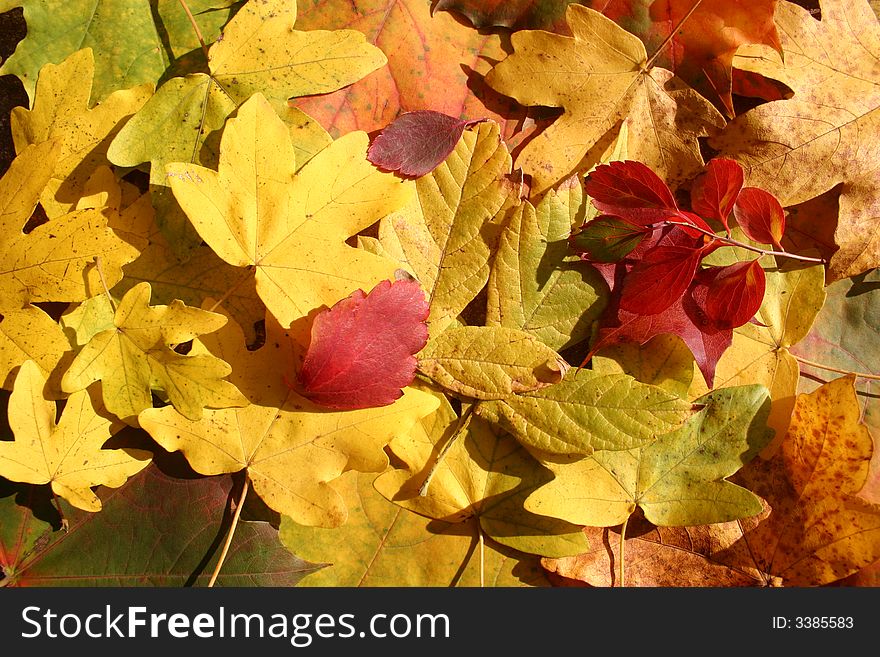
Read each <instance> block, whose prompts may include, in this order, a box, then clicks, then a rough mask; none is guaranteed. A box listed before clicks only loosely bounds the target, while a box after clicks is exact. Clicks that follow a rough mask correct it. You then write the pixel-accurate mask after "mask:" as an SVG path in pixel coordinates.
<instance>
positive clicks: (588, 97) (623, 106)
mask: <svg viewBox="0 0 880 657" xmlns="http://www.w3.org/2000/svg"><path fill="white" fill-rule="evenodd" d="M566 20H567V21H568V25H569V28H570V29H571V32H572V36H570V37H568V36H562V35H558V34H551V33H549V32H544V31H541V30H521V31H518V32H514V33H513V34H512V35H511V43H512V45H513V54H511V55H509V56H508V57H507V58H506V59H504V60H503V61H502V62H501V63H500V64H498V65H497V66H495V68H493V69H492V70H491V71H490V72H489V74H488V75H487V76H486V81H487V82H488V83H489V85H490V86H492V87H493V88H494V89H495V90H497V91H499V92H501V93H503V94H505V95H508V96H512V97H513V98H515V99H516V100H518V101H519V102H520V103H523V104H524V105H542V106H547V107H561V108H562V109H563V110H564V111H563V113H562V115H561V116H560V117H559V118H558V119H556V120H555V121H554V122H553V123H552V124H551V125H550V126H549V127H548V128H547V129H545V130H544V131H543V132H541V133H540V134H538V135H537V136H535V138H534V139H532V140H531V141H530V142H529V143H528V144H527V145H526V146H525V147H524V148H523V150H522V151H521V152H520V154H519V156H518V157H517V160H516V164H517V165H518V166H520V167H522V169H523V170H524V171H525V172H526V173H527V174H529V175H531V176H532V184H533V187H532V189H533V192H534V193H541V192H543V191H545V190H546V189H548V188H549V187H551V186H553V185H555V184H556V183H557V182H559V181H561V180H563V179H564V178H567V177H568V176H569V175H571V174H572V173H574V172H575V171H577V170H578V169H586V168H588V166H583V164H584V163H585V160H586V161H589V160H588V158H587V156H588V154H589V153H590V151H591V149H593V147H594V146H596V145H597V144H598V143H599V142H600V140H601V139H602V137H603V136H605V135H606V133H608V132H609V131H610V130H612V129H613V128H614V126H615V125H616V124H617V123H619V122H620V121H622V120H623V119H624V118H626V117H627V116H628V117H629V118H630V122H629V141H628V144H627V150H628V156H629V157H630V159H633V160H639V161H641V162H644V163H646V164H647V165H648V166H650V167H651V168H652V169H654V171H656V172H657V173H658V174H659V175H660V177H661V178H663V179H665V180H666V181H667V183H669V184H670V185H671V186H673V187H674V186H676V185H677V184H678V183H681V182H683V181H685V180H687V179H688V178H690V177H692V176H693V175H695V174H696V173H697V172H698V171H699V170H700V169H701V168H702V166H703V159H702V156H701V155H700V147H699V142H698V141H697V138H698V137H704V136H708V135H712V134H715V133H716V132H717V131H718V130H719V129H720V128H721V127H722V126H724V123H725V121H724V117H723V116H722V115H721V114H720V113H719V112H718V110H716V109H715V108H714V107H713V106H712V104H711V103H710V102H709V101H708V100H706V99H705V98H703V97H702V96H700V95H699V94H698V93H697V92H696V91H694V90H693V89H691V88H689V87H688V86H686V85H685V84H684V83H683V82H682V81H681V80H679V79H677V78H675V77H674V76H673V74H672V72H670V71H667V70H665V69H661V68H657V67H653V66H652V63H653V61H649V59H648V55H647V53H646V51H645V47H644V45H643V44H642V42H641V41H640V40H639V39H638V37H635V36H633V35H632V34H630V33H628V32H626V31H625V30H624V29H623V28H621V27H619V26H618V25H617V24H615V23H614V22H613V21H611V20H610V19H608V18H606V17H605V16H603V15H602V14H600V13H599V12H596V11H593V10H592V9H587V8H586V7H583V6H581V5H577V4H571V5H569V6H568V10H567V13H566Z"/></svg>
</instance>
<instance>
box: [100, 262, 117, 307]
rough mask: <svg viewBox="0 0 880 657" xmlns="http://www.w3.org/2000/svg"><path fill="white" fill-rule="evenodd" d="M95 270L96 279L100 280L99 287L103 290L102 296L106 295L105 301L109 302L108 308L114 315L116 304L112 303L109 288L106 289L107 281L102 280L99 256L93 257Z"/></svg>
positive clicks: (102, 274)
mask: <svg viewBox="0 0 880 657" xmlns="http://www.w3.org/2000/svg"><path fill="white" fill-rule="evenodd" d="M95 268H96V269H97V270H98V278H100V279H101V286H102V287H103V288H104V294H106V295H107V301H109V302H110V308H111V309H112V310H113V314H114V315H115V314H116V303H115V302H114V301H113V297H112V296H111V295H110V288H109V287H107V279H105V278H104V270H103V269H102V268H101V256H95Z"/></svg>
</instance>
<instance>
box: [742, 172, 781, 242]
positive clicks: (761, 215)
mask: <svg viewBox="0 0 880 657" xmlns="http://www.w3.org/2000/svg"><path fill="white" fill-rule="evenodd" d="M733 216H734V217H736V223H738V224H739V227H740V228H742V229H743V232H744V233H745V234H746V235H748V236H749V238H750V239H753V240H755V241H756V242H760V243H761V244H772V245H773V246H775V247H776V248H777V249H782V247H781V246H780V244H779V243H780V242H781V241H782V234H783V233H784V232H785V210H783V209H782V204H781V203H780V202H779V199H777V198H776V197H775V196H773V194H771V193H770V192H768V191H765V190H763V189H759V188H757V187H745V188H744V189H743V190H742V191H741V192H740V193H739V197H738V198H737V199H736V204H735V205H734V206H733Z"/></svg>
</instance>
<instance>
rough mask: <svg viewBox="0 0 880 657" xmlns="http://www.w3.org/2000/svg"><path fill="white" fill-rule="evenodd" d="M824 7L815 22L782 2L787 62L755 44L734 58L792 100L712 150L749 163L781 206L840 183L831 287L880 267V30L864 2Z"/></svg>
mask: <svg viewBox="0 0 880 657" xmlns="http://www.w3.org/2000/svg"><path fill="white" fill-rule="evenodd" d="M820 7H821V10H822V20H820V21H817V20H815V19H814V18H813V17H812V16H810V14H809V12H808V11H807V10H806V9H802V8H800V7H798V6H796V5H794V4H793V3H790V2H780V3H779V8H778V11H777V13H776V22H777V24H778V25H779V28H780V34H781V42H782V49H783V53H782V54H783V56H784V64H782V63H781V62H780V60H779V57H778V56H776V55H773V54H770V53H767V52H764V51H760V50H754V49H753V48H749V49H744V50H743V51H741V52H740V54H741V55H742V56H741V57H740V58H738V59H737V66H741V67H742V68H745V69H747V70H750V71H756V72H758V73H761V74H763V75H766V76H767V77H770V78H773V79H777V80H780V81H782V82H784V83H785V84H786V85H788V86H789V87H791V89H792V90H793V91H794V96H793V97H792V98H789V99H786V100H777V101H774V102H770V103H765V104H763V105H761V106H759V107H757V108H755V109H752V110H750V111H748V112H746V113H745V114H743V115H742V116H740V117H737V119H736V120H734V121H733V122H732V123H731V124H730V126H729V127H728V128H727V129H726V130H725V131H724V133H723V134H722V135H721V136H720V137H718V138H716V139H713V140H712V141H711V144H712V146H713V147H715V148H717V149H719V150H721V151H722V152H723V153H724V154H726V155H728V156H730V157H734V158H736V159H737V160H739V161H740V162H741V163H742V164H743V166H744V167H745V168H746V174H747V178H746V181H747V183H748V184H750V185H754V186H756V187H761V188H764V189H767V190H769V191H771V192H773V193H774V194H776V196H778V197H779V199H780V201H781V202H782V204H783V205H784V206H788V205H794V204H797V203H801V202H803V201H806V200H808V199H811V198H814V197H816V196H819V195H820V194H822V193H823V192H826V191H828V190H830V189H832V188H834V187H835V186H837V185H841V187H840V213H839V219H838V222H837V228H836V230H835V233H834V241H835V242H836V243H837V244H838V246H839V247H840V248H839V250H838V251H837V252H836V253H835V254H834V256H833V257H832V260H831V264H830V267H829V277H828V280H829V281H835V280H838V279H840V278H845V277H849V276H853V275H856V274H859V273H862V272H865V271H867V270H869V269H872V268H874V267H876V266H877V265H878V264H880V238H878V237H877V232H876V231H875V230H874V226H875V224H876V222H877V217H878V216H880V207H878V201H877V199H878V198H880V194H878V184H877V181H878V180H880V175H878V168H877V162H878V150H877V149H878V148H880V147H878V144H880V130H878V126H880V118H878V117H880V77H878V73H877V67H876V62H877V58H878V56H880V27H878V22H877V18H876V17H875V16H874V14H873V12H872V11H871V9H870V7H869V6H868V5H867V3H864V2H859V1H858V0H822V2H820ZM805 172H811V174H810V175H805Z"/></svg>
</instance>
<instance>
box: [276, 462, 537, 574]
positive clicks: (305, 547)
mask: <svg viewBox="0 0 880 657" xmlns="http://www.w3.org/2000/svg"><path fill="white" fill-rule="evenodd" d="M373 479H375V475H372V474H363V473H360V474H359V473H355V472H349V473H346V474H345V475H343V476H342V477H340V478H339V480H338V489H339V491H340V494H341V495H342V496H343V499H344V500H345V503H346V504H347V505H348V507H349V509H350V514H349V517H348V521H347V522H346V524H345V525H343V526H342V527H336V528H334V529H324V528H320V527H306V526H303V525H299V524H297V523H295V522H293V521H291V520H290V519H289V518H286V517H284V518H282V519H281V540H282V541H284V544H285V545H286V546H287V547H288V548H289V549H290V550H291V551H292V552H294V553H295V554H298V555H300V556H301V557H302V558H304V559H308V560H312V559H313V560H315V561H316V562H319V563H327V562H330V563H329V565H327V566H326V567H324V568H322V569H321V570H319V571H317V572H316V573H314V574H312V575H309V576H308V577H306V578H305V579H304V580H303V581H302V584H301V585H300V586H385V587H387V586H436V587H439V586H443V587H449V586H463V587H464V586H467V587H474V586H480V585H483V586H506V587H510V586H547V585H548V583H547V580H546V578H545V577H544V575H543V573H542V571H541V567H540V565H539V563H538V558H537V557H536V556H532V555H525V554H522V553H519V552H516V551H515V550H511V549H509V548H506V547H504V546H502V545H499V544H497V543H495V542H494V541H492V540H491V539H486V540H485V542H484V543H483V547H482V548H481V546H480V533H479V532H480V528H479V521H478V520H477V519H476V518H471V519H469V520H466V521H465V522H457V523H450V522H443V521H439V520H430V519H428V518H425V517H423V516H420V515H418V514H416V513H413V512H411V511H407V510H406V509H404V508H402V507H399V506H397V505H394V504H391V503H389V502H388V500H386V499H385V498H384V497H382V496H381V495H380V494H379V493H378V492H376V489H375V488H374V487H373V485H372V482H373ZM481 549H482V552H481ZM481 557H482V568H481V567H480V564H481Z"/></svg>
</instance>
